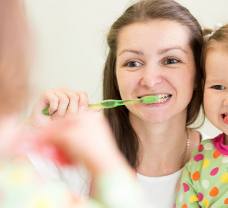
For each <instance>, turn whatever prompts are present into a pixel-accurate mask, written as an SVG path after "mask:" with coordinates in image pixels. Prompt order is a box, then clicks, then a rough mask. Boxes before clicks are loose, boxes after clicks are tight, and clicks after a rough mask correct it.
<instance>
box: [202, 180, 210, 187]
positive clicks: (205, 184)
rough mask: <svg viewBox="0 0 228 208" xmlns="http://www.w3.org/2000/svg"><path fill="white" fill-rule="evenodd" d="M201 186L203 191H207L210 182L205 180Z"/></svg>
mask: <svg viewBox="0 0 228 208" xmlns="http://www.w3.org/2000/svg"><path fill="white" fill-rule="evenodd" d="M201 184H202V186H203V188H204V189H208V187H209V186H210V182H209V181H208V180H206V179H205V180H202V182H201Z"/></svg>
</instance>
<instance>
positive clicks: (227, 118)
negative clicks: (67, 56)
mask: <svg viewBox="0 0 228 208" xmlns="http://www.w3.org/2000/svg"><path fill="white" fill-rule="evenodd" d="M222 119H223V122H224V123H225V124H228V113H223V114H222Z"/></svg>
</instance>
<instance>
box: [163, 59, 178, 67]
mask: <svg viewBox="0 0 228 208" xmlns="http://www.w3.org/2000/svg"><path fill="white" fill-rule="evenodd" d="M178 63H181V60H180V59H177V58H174V57H167V58H165V59H164V60H163V64H165V65H170V64H178Z"/></svg>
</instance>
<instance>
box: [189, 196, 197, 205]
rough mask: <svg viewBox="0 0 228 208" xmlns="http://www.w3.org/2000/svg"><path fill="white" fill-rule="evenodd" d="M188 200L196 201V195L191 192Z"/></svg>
mask: <svg viewBox="0 0 228 208" xmlns="http://www.w3.org/2000/svg"><path fill="white" fill-rule="evenodd" d="M189 201H190V203H194V202H197V201H198V197H197V196H196V195H195V194H193V195H191V196H190V198H189Z"/></svg>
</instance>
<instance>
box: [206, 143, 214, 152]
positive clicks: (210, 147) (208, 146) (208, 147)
mask: <svg viewBox="0 0 228 208" xmlns="http://www.w3.org/2000/svg"><path fill="white" fill-rule="evenodd" d="M204 149H205V150H212V149H213V145H212V144H211V143H207V144H205V145H204Z"/></svg>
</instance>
